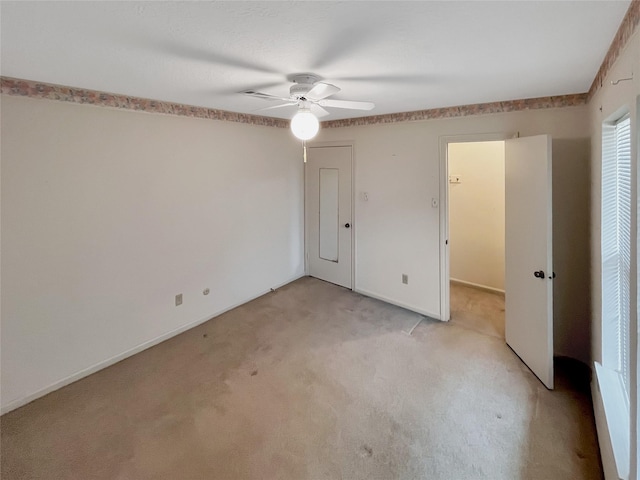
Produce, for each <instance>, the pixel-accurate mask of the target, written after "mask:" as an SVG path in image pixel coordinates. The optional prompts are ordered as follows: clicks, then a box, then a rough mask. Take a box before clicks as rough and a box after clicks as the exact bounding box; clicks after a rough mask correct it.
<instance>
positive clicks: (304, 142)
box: [302, 140, 307, 163]
mask: <svg viewBox="0 0 640 480" xmlns="http://www.w3.org/2000/svg"><path fill="white" fill-rule="evenodd" d="M302 159H303V161H304V163H307V141H306V140H303V141H302Z"/></svg>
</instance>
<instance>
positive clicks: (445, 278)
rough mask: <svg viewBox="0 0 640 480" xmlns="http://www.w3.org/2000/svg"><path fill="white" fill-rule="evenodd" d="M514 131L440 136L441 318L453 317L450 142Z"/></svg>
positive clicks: (505, 137) (484, 138)
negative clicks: (450, 254)
mask: <svg viewBox="0 0 640 480" xmlns="http://www.w3.org/2000/svg"><path fill="white" fill-rule="evenodd" d="M516 136H517V134H513V133H504V132H500V133H477V134H470V135H446V136H442V137H440V318H439V320H441V321H443V322H448V321H449V320H450V319H451V291H450V288H449V277H450V272H449V269H450V264H449V244H448V242H449V157H448V155H449V144H450V143H471V142H494V141H504V140H508V139H510V138H515V137H516Z"/></svg>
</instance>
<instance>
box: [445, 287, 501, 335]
mask: <svg viewBox="0 0 640 480" xmlns="http://www.w3.org/2000/svg"><path fill="white" fill-rule="evenodd" d="M449 292H450V300H451V312H450V313H451V321H452V322H453V323H455V324H456V325H460V326H461V327H466V328H470V329H471V330H475V331H477V332H479V333H484V334H486V335H493V336H494V337H498V338H504V294H501V293H494V292H488V291H486V290H480V289H478V288H473V287H468V286H466V285H462V284H460V283H455V282H451V284H450V290H449Z"/></svg>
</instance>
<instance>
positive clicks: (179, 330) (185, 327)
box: [0, 273, 305, 415]
mask: <svg viewBox="0 0 640 480" xmlns="http://www.w3.org/2000/svg"><path fill="white" fill-rule="evenodd" d="M304 276H305V274H304V273H303V274H300V275H297V276H295V277H292V278H291V279H289V280H287V281H286V282H283V283H281V284H279V285H276V286H274V287H272V288H270V289H269V290H264V291H262V292H260V293H258V294H257V295H253V296H251V297H250V298H248V299H246V300H244V301H242V302H238V303H235V304H233V305H231V306H229V307H226V308H223V309H222V310H219V311H217V312H214V313H212V314H211V315H207V316H206V317H204V318H200V319H198V320H196V321H194V322H191V323H187V324H186V325H183V326H181V327H178V328H176V329H175V330H171V331H170V332H167V333H165V334H163V335H160V336H159V337H156V338H154V339H152V340H149V341H147V342H143V343H141V344H140V345H138V346H136V347H133V348H131V349H129V350H127V351H125V352H122V353H120V354H118V355H114V356H113V357H111V358H108V359H107V360H104V361H101V362H98V363H96V364H95V365H92V366H91V367H88V368H85V369H83V370H80V371H79V372H76V373H74V374H72V375H69V376H68V377H66V378H63V379H61V380H58V381H56V382H54V383H52V384H51V385H49V386H47V387H45V388H43V389H41V390H38V391H36V392H34V393H31V394H29V395H26V396H24V397H22V398H19V399H17V400H13V401H12V402H10V403H8V404H7V405H3V406H2V408H1V409H0V415H4V414H5V413H8V412H10V411H12V410H15V409H16V408H20V407H22V406H24V405H26V404H27V403H30V402H33V401H34V400H36V399H38V398H40V397H44V396H45V395H47V394H49V393H51V392H54V391H56V390H59V389H60V388H62V387H66V386H67V385H69V384H71V383H73V382H76V381H78V380H80V379H81V378H84V377H87V376H89V375H91V374H92V373H96V372H98V371H100V370H102V369H103V368H107V367H110V366H111V365H113V364H115V363H118V362H120V361H121V360H124V359H125V358H128V357H131V356H132V355H135V354H136V353H140V352H142V351H143V350H146V349H147V348H151V347H153V346H155V345H158V344H159V343H162V342H164V341H165V340H169V339H170V338H171V337H175V336H176V335H180V334H181V333H183V332H186V331H187V330H190V329H192V328H194V327H197V326H198V325H200V324H202V323H204V322H207V321H209V320H211V319H212V318H215V317H218V316H220V315H222V314H223V313H226V312H228V311H229V310H233V309H234V308H237V307H239V306H240V305H244V304H245V303H248V302H250V301H252V300H255V299H256V298H259V297H261V296H263V295H266V294H267V293H269V292H271V291H272V290H277V289H278V288H281V287H283V286H285V285H287V284H289V283H291V282H295V281H296V280H298V279H300V278H302V277H304Z"/></svg>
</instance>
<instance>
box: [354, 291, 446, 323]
mask: <svg viewBox="0 0 640 480" xmlns="http://www.w3.org/2000/svg"><path fill="white" fill-rule="evenodd" d="M353 291H354V292H356V293H359V294H361V295H365V296H367V297H371V298H375V299H377V300H382V301H383V302H387V303H390V304H391V305H395V306H396V307H402V308H405V309H407V310H411V311H412V312H416V313H419V314H421V315H424V316H425V317H429V318H432V319H434V320H440V314H439V313H438V314H436V313H433V312H428V311H426V310H423V309H422V308H418V307H415V306H413V305H409V304H407V303H402V302H398V301H397V300H394V299H392V298H389V297H385V296H384V295H380V294H378V293H373V292H370V291H368V290H362V289H359V288H355V289H354V290H353Z"/></svg>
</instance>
